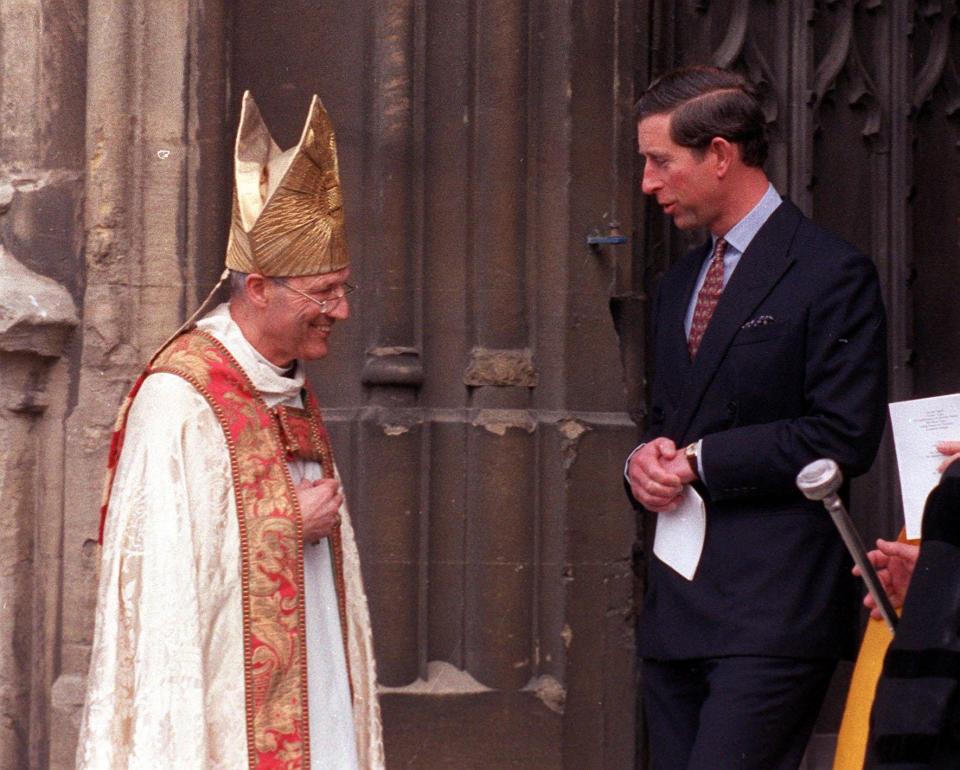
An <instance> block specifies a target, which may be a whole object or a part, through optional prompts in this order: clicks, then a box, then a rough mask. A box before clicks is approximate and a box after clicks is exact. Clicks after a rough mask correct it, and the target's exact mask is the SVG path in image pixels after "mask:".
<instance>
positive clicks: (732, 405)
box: [727, 401, 738, 415]
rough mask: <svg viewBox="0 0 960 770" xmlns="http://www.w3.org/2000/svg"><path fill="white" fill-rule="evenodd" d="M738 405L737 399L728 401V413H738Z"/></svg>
mask: <svg viewBox="0 0 960 770" xmlns="http://www.w3.org/2000/svg"><path fill="white" fill-rule="evenodd" d="M737 406H738V405H737V402H736V401H728V402H727V413H728V414H731V415H733V414H736V413H737Z"/></svg>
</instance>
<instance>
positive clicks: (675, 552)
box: [653, 484, 707, 580]
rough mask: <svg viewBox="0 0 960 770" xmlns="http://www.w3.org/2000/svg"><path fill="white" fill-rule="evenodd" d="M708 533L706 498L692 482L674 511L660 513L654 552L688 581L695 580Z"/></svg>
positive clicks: (684, 490)
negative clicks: (701, 495)
mask: <svg viewBox="0 0 960 770" xmlns="http://www.w3.org/2000/svg"><path fill="white" fill-rule="evenodd" d="M706 534H707V509H706V507H705V506H704V504H703V498H702V497H700V495H699V494H698V493H697V490H695V489H694V488H693V487H692V486H690V485H689V484H687V485H685V486H684V488H683V496H682V497H681V498H680V504H679V505H678V506H677V509H676V510H674V511H668V512H666V513H658V514H657V534H656V537H654V539H653V552H654V553H655V554H656V555H657V558H658V559H660V561H662V562H663V563H664V564H666V565H667V566H669V567H672V568H673V569H675V570H676V571H677V572H679V573H680V574H681V575H683V576H684V577H685V578H686V579H687V580H693V576H694V574H695V573H696V571H697V565H698V564H699V563H700V555H701V554H702V553H703V541H704V538H705V537H706Z"/></svg>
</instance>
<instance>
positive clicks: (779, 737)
mask: <svg viewBox="0 0 960 770" xmlns="http://www.w3.org/2000/svg"><path fill="white" fill-rule="evenodd" d="M637 116H638V123H637V135H638V142H639V150H640V154H641V155H642V156H643V158H644V159H645V166H644V171H643V191H644V193H646V194H647V195H651V196H655V197H656V199H657V203H658V204H659V205H660V206H661V207H662V208H663V211H664V213H666V214H668V215H670V216H672V217H673V220H674V222H675V224H676V225H677V227H679V228H680V229H684V230H686V229H693V228H697V229H703V230H706V231H708V232H709V234H710V240H709V241H708V242H707V243H706V244H704V245H703V246H702V247H700V248H697V249H694V250H693V251H691V252H690V253H688V254H687V255H686V256H684V257H683V258H682V259H680V260H678V261H677V262H676V264H674V265H673V266H672V267H671V268H670V270H669V271H668V272H667V273H666V275H664V277H663V279H662V280H661V282H660V286H659V289H658V292H657V294H656V299H655V302H654V305H653V331H654V377H653V381H652V385H651V391H650V409H649V414H648V424H647V426H646V430H645V434H644V443H643V444H641V445H640V446H639V447H638V448H637V449H636V450H634V452H633V453H632V454H631V456H630V457H629V459H628V463H627V469H626V475H627V481H628V485H629V488H630V493H631V495H632V497H633V498H634V500H635V501H636V502H637V503H639V504H640V505H642V506H643V507H644V508H646V509H647V510H649V511H653V512H656V513H657V514H658V518H659V519H661V520H662V519H663V518H664V517H668V516H670V515H671V513H672V512H674V511H675V510H676V507H677V505H678V502H679V500H680V496H681V493H682V490H683V487H684V485H688V484H692V485H693V486H694V488H695V489H696V490H697V491H698V492H699V494H700V495H701V496H702V497H703V499H704V501H705V505H706V521H707V524H706V535H705V541H704V546H703V550H702V555H701V557H700V561H699V564H698V566H697V569H696V572H695V574H694V575H693V578H692V579H691V580H688V579H686V578H685V577H683V576H682V575H680V574H678V573H677V572H675V571H674V570H673V569H671V567H669V566H668V565H667V564H665V563H664V562H662V561H660V559H658V558H657V557H656V556H652V555H651V557H650V560H649V573H648V583H647V593H646V597H645V599H644V606H643V611H642V614H641V617H640V621H639V626H638V652H639V655H640V656H641V657H642V658H643V667H642V699H643V705H644V713H645V717H646V725H647V734H648V737H649V742H650V749H651V757H652V760H653V766H654V767H655V768H656V770H723V769H724V768H752V769H753V770H779V769H781V768H783V769H787V768H796V767H797V766H798V765H799V764H800V762H801V761H802V758H803V753H804V749H805V746H806V743H807V741H808V739H809V736H810V733H811V732H812V729H813V724H814V721H815V719H816V716H817V713H818V711H819V708H820V704H821V702H822V700H823V696H824V694H825V692H826V689H827V685H828V684H829V681H830V678H831V675H832V673H833V670H834V667H835V665H836V661H837V660H838V658H839V657H841V656H842V655H844V654H847V653H849V652H850V651H852V648H853V646H854V645H855V641H856V632H857V625H856V624H857V614H856V613H857V603H858V596H857V587H856V585H855V583H854V582H852V576H851V575H850V567H849V564H848V559H847V555H846V553H845V551H844V548H843V545H842V542H841V540H840V537H839V535H838V534H837V533H836V531H835V530H834V527H833V525H832V523H831V521H830V518H829V516H828V515H827V513H826V511H825V510H824V508H823V506H822V505H821V504H820V503H815V502H811V501H808V500H806V499H805V498H804V497H803V495H802V494H800V492H799V491H798V490H797V488H796V486H795V484H794V479H795V477H796V475H797V472H798V471H799V470H800V469H801V468H803V466H804V465H806V464H807V463H808V462H810V461H811V460H814V459H817V458H820V457H829V458H832V459H834V460H836V461H837V462H838V463H839V464H840V466H841V468H842V469H843V471H844V474H845V476H846V477H847V478H849V477H850V476H854V475H857V474H859V473H863V472H864V471H866V470H867V468H868V467H869V466H870V464H871V462H872V461H873V457H874V455H875V453H876V450H877V447H878V444H879V442H880V437H881V434H882V432H883V425H884V418H885V405H886V380H885V377H886V354H885V351H886V339H885V321H884V311H883V305H882V302H881V298H880V290H879V286H878V282H877V274H876V270H875V268H874V266H873V264H872V262H871V261H870V260H869V259H868V258H867V257H865V256H864V255H863V254H861V253H859V252H858V251H857V250H856V249H855V248H854V247H852V246H851V245H849V244H847V243H845V242H843V241H842V240H840V239H839V238H837V237H835V236H833V235H831V234H830V233H827V232H826V231H824V230H822V229H820V228H819V227H817V226H816V225H814V224H813V223H812V222H811V221H810V220H809V219H807V218H806V217H805V216H804V215H803V214H802V213H801V212H800V211H799V210H798V209H797V208H796V207H795V206H793V205H792V204H791V203H789V202H787V201H783V200H782V199H781V198H780V196H779V195H778V194H777V191H776V190H775V189H774V188H773V187H772V185H771V184H770V182H769V181H768V179H767V176H766V174H765V173H764V170H763V163H764V161H765V159H766V155H767V139H766V132H765V122H764V118H763V113H762V111H761V109H760V105H759V103H758V101H757V98H756V95H755V93H754V90H753V88H752V86H751V85H750V84H749V83H748V82H747V81H746V80H745V79H743V78H742V77H740V76H739V75H737V74H735V73H732V72H727V71H724V70H719V69H715V68H711V67H692V68H687V69H683V70H677V71H675V72H672V73H669V74H668V75H665V76H664V77H662V78H660V79H659V80H657V81H656V82H655V83H654V84H653V85H651V87H650V88H649V89H648V90H647V92H646V93H645V94H644V95H643V96H642V97H641V99H640V101H639V102H638V104H637Z"/></svg>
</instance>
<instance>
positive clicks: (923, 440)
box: [890, 393, 960, 540]
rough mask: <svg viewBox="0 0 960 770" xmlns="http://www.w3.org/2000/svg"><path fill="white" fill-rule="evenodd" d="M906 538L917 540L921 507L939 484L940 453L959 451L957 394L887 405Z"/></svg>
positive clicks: (958, 394) (921, 515)
mask: <svg viewBox="0 0 960 770" xmlns="http://www.w3.org/2000/svg"><path fill="white" fill-rule="evenodd" d="M890 424H891V426H892V428H893V442H894V445H895V447H896V455H897V467H898V468H899V470H900V491H901V495H902V497H903V519H904V524H905V527H906V530H907V538H908V539H909V540H914V539H916V538H918V537H920V524H921V519H922V517H923V504H924V503H925V502H926V499H927V495H928V494H930V490H931V489H933V488H934V487H935V486H936V485H937V483H938V482H939V481H940V473H941V472H942V470H943V468H944V467H945V466H944V464H943V455H944V452H942V451H940V450H939V446H941V445H942V446H943V447H944V449H945V450H946V452H945V453H946V454H954V451H953V450H954V448H956V449H957V450H958V451H960V443H958V442H957V441H956V438H957V436H960V393H954V394H951V395H948V396H935V397H934V398H918V399H914V400H912V401H896V402H894V403H892V404H890Z"/></svg>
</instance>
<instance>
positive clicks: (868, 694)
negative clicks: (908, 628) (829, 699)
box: [833, 530, 919, 770]
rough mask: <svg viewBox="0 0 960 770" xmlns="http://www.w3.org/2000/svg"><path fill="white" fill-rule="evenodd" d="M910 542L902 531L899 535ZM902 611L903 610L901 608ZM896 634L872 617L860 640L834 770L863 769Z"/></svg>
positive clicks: (914, 541) (844, 710)
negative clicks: (879, 683) (885, 664)
mask: <svg viewBox="0 0 960 770" xmlns="http://www.w3.org/2000/svg"><path fill="white" fill-rule="evenodd" d="M897 540H899V541H900V542H902V543H903V542H913V543H918V542H919V541H918V540H912V541H908V540H907V539H906V534H905V533H904V532H903V531H902V530H901V532H900V536H899V537H898V538H897ZM898 614H899V611H898ZM892 641H893V634H892V633H891V632H890V629H889V628H887V624H886V623H884V622H883V621H882V620H874V619H873V618H870V620H868V621H867V629H866V631H865V632H864V634H863V641H862V642H861V643H860V652H859V653H858V654H857V662H856V664H855V665H854V667H853V677H852V678H851V679H850V689H849V691H848V692H847V702H846V705H845V706H844V707H843V719H842V721H841V722H840V733H839V735H838V736H837V753H836V754H834V756H833V770H863V761H864V758H865V757H866V754H867V739H868V738H869V737H870V711H871V709H872V708H873V698H874V695H875V694H876V690H877V680H878V679H879V678H880V673H881V672H882V671H883V659H884V657H885V656H886V654H887V647H889V646H890V642H892Z"/></svg>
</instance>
